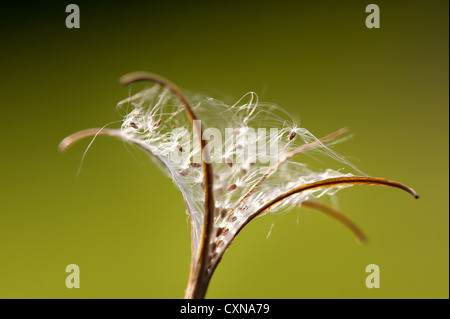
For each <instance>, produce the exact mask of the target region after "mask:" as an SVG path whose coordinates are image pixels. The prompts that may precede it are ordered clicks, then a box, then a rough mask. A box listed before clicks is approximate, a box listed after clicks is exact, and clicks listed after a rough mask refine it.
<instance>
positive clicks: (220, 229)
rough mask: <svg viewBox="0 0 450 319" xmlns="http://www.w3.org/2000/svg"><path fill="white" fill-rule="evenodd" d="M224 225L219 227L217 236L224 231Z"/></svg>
mask: <svg viewBox="0 0 450 319" xmlns="http://www.w3.org/2000/svg"><path fill="white" fill-rule="evenodd" d="M223 229H224V228H223V227H220V228H218V229H217V232H216V236H217V237H219V236H220V235H221V234H222V233H223Z"/></svg>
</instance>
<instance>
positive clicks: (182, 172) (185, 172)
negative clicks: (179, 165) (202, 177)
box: [180, 170, 188, 176]
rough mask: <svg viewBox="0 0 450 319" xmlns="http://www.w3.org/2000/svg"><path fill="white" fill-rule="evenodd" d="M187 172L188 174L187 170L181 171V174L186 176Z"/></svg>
mask: <svg viewBox="0 0 450 319" xmlns="http://www.w3.org/2000/svg"><path fill="white" fill-rule="evenodd" d="M187 174H188V171H186V170H184V171H181V172H180V175H181V176H186V175H187Z"/></svg>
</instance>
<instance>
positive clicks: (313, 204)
mask: <svg viewBox="0 0 450 319" xmlns="http://www.w3.org/2000/svg"><path fill="white" fill-rule="evenodd" d="M299 206H300V207H307V208H311V209H315V210H318V211H320V212H322V213H325V214H327V215H328V216H331V217H333V218H335V219H336V220H338V221H339V222H341V224H343V225H344V226H345V227H347V228H348V229H349V230H350V231H351V232H352V233H353V235H355V237H356V239H357V240H358V242H359V243H361V244H363V243H365V242H366V241H367V237H366V235H364V233H363V232H362V230H361V229H360V228H359V227H358V226H357V225H356V224H355V223H354V222H353V221H352V220H351V219H350V218H349V217H348V216H346V215H344V214H343V213H342V212H340V211H339V210H337V209H335V208H333V207H330V206H327V205H325V204H322V203H320V202H318V201H314V200H305V201H304V202H302V203H301V204H300V205H299Z"/></svg>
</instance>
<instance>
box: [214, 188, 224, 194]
mask: <svg viewBox="0 0 450 319" xmlns="http://www.w3.org/2000/svg"><path fill="white" fill-rule="evenodd" d="M222 193H223V189H222V187H219V188H218V189H216V194H217V195H220V194H222Z"/></svg>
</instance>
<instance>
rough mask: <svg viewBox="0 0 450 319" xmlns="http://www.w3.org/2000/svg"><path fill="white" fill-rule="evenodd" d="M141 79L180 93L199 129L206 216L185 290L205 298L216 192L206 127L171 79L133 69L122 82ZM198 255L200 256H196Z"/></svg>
mask: <svg viewBox="0 0 450 319" xmlns="http://www.w3.org/2000/svg"><path fill="white" fill-rule="evenodd" d="M138 81H150V82H154V83H157V84H159V85H162V86H164V87H167V88H168V89H169V90H170V91H171V92H172V93H174V94H175V95H176V97H177V98H178V100H180V102H181V103H182V104H183V106H184V108H185V110H186V113H187V116H188V118H189V120H190V121H191V124H192V125H193V127H194V130H195V132H196V133H197V136H198V137H199V140H200V148H201V152H202V166H203V184H204V185H205V214H204V219H203V228H202V235H201V242H200V247H199V250H198V256H192V259H191V270H190V273H189V280H188V285H187V288H186V292H185V296H184V297H185V298H189V299H192V298H204V296H205V293H206V288H207V286H208V282H209V280H208V281H205V278H206V273H207V265H208V262H209V258H210V255H211V249H210V245H209V243H210V241H211V236H212V230H213V223H214V208H215V204H214V195H213V183H214V181H213V166H212V164H211V159H210V155H209V151H208V149H207V148H206V141H205V140H203V138H202V137H203V130H202V127H201V126H199V125H196V123H198V122H194V121H197V120H198V119H197V116H196V115H195V113H194V111H193V110H192V107H191V106H190V104H189V102H188V100H187V98H186V97H185V96H184V94H183V93H182V92H181V90H180V89H179V88H178V87H177V86H176V85H175V84H173V83H172V82H170V81H169V80H167V79H165V78H163V77H161V76H159V75H156V74H152V73H148V72H133V73H129V74H126V75H124V76H122V77H121V79H120V82H121V83H122V84H123V85H129V84H131V83H134V82H138ZM196 257H197V259H195V258H196Z"/></svg>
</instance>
